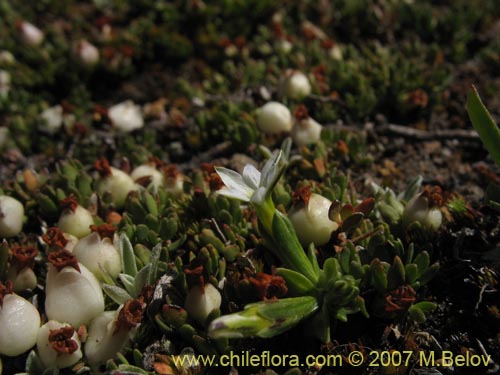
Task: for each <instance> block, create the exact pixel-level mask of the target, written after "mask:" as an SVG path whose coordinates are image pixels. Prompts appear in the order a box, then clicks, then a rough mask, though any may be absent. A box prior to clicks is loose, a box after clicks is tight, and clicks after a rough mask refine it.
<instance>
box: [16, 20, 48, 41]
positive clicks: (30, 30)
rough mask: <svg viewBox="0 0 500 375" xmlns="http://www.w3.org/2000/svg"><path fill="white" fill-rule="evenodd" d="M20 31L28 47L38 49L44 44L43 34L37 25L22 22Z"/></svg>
mask: <svg viewBox="0 0 500 375" xmlns="http://www.w3.org/2000/svg"><path fill="white" fill-rule="evenodd" d="M19 30H20V31H21V39H22V41H23V42H24V43H26V44H27V45H29V46H32V47H36V46H39V45H40V44H41V43H42V41H43V38H44V35H43V32H42V30H40V29H39V28H38V27H36V26H35V25H33V24H31V23H29V22H26V21H21V23H20V24H19Z"/></svg>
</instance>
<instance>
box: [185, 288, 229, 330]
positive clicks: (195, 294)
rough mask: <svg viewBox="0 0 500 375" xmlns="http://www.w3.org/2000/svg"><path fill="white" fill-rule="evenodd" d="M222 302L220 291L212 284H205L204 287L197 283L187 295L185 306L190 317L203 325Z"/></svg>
mask: <svg viewBox="0 0 500 375" xmlns="http://www.w3.org/2000/svg"><path fill="white" fill-rule="evenodd" d="M220 304H221V295H220V293H219V291H218V290H217V289H216V288H215V287H214V286H213V285H212V284H205V286H204V287H201V286H200V285H196V286H195V287H193V288H191V290H190V291H189V293H188V295H187V296H186V301H185V302H184V308H185V309H186V311H187V312H188V313H189V316H190V317H192V318H193V319H194V320H196V321H197V322H198V323H200V324H202V325H203V324H204V323H205V320H206V319H207V317H208V315H209V314H210V313H211V312H212V311H214V310H215V309H218V308H219V307H220Z"/></svg>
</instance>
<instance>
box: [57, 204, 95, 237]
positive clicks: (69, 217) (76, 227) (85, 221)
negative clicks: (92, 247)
mask: <svg viewBox="0 0 500 375" xmlns="http://www.w3.org/2000/svg"><path fill="white" fill-rule="evenodd" d="M93 224H94V218H93V217H92V214H91V213H90V211H89V210H87V209H86V208H84V207H82V206H80V205H77V206H76V207H75V208H74V210H73V209H71V208H66V209H64V210H63V212H62V213H61V216H60V217H59V221H58V222H57V226H58V227H59V229H61V230H62V231H63V232H65V233H68V234H71V235H73V236H75V237H77V238H82V237H85V236H86V235H88V234H89V233H90V226H91V225H93Z"/></svg>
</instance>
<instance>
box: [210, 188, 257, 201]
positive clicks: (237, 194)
mask: <svg viewBox="0 0 500 375" xmlns="http://www.w3.org/2000/svg"><path fill="white" fill-rule="evenodd" d="M217 194H220V195H223V196H225V197H228V198H233V199H238V200H240V201H243V202H250V198H251V197H252V195H253V191H252V194H250V196H249V195H248V194H246V193H243V192H242V191H241V190H237V189H228V188H227V187H223V188H222V189H220V190H217Z"/></svg>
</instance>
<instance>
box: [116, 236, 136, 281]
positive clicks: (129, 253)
mask: <svg viewBox="0 0 500 375" xmlns="http://www.w3.org/2000/svg"><path fill="white" fill-rule="evenodd" d="M118 250H119V251H120V257H121V260H122V269H123V272H124V273H125V274H127V275H130V276H132V277H134V276H135V275H137V263H136V261H135V254H134V248H133V247H132V244H131V243H130V240H129V239H128V237H127V235H126V234H125V233H120V237H119V241H118Z"/></svg>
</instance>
